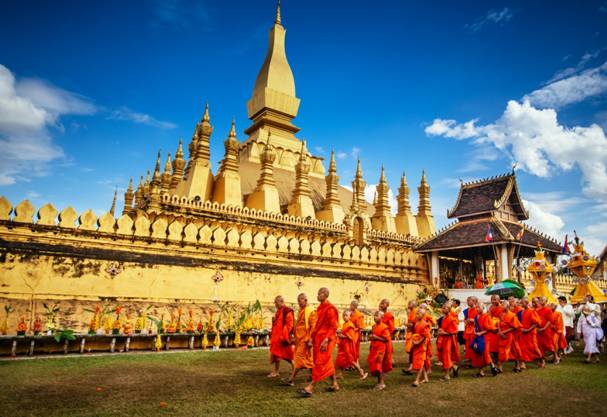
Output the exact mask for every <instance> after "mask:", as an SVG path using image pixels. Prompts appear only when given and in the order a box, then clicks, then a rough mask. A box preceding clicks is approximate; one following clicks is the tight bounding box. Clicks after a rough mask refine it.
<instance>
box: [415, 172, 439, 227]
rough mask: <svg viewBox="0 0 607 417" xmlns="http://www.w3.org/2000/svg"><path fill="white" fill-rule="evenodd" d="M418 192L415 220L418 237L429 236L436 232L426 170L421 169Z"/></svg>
mask: <svg viewBox="0 0 607 417" xmlns="http://www.w3.org/2000/svg"><path fill="white" fill-rule="evenodd" d="M417 192H418V193H419V206H418V208H417V215H416V216H415V221H416V223H417V231H418V233H419V236H420V237H427V236H431V235H433V234H434V233H435V232H436V223H435V222H434V216H433V215H432V209H431V208H430V186H429V185H428V181H427V180H426V172H425V171H422V180H421V182H420V184H419V187H417Z"/></svg>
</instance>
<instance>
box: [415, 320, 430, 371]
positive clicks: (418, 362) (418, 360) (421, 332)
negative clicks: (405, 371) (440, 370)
mask: <svg viewBox="0 0 607 417" xmlns="http://www.w3.org/2000/svg"><path fill="white" fill-rule="evenodd" d="M429 340H430V323H429V322H428V321H427V320H420V321H417V322H415V324H414V325H413V331H412V334H411V368H412V369H413V370H414V371H419V370H420V369H422V367H425V369H426V370H429V369H430V367H429V365H428V361H427V355H428V341H429ZM420 341H421V343H417V342H420ZM415 343H417V344H415Z"/></svg>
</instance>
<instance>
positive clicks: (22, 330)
mask: <svg viewBox="0 0 607 417" xmlns="http://www.w3.org/2000/svg"><path fill="white" fill-rule="evenodd" d="M26 330H27V324H25V317H23V316H21V319H19V323H18V324H17V336H25V332H26Z"/></svg>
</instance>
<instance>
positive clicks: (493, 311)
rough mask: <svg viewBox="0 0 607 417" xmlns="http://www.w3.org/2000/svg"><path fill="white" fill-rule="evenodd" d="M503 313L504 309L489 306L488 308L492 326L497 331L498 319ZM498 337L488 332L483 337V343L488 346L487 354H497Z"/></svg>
mask: <svg viewBox="0 0 607 417" xmlns="http://www.w3.org/2000/svg"><path fill="white" fill-rule="evenodd" d="M503 312H504V308H503V307H502V306H497V307H496V306H491V307H489V315H490V316H491V319H492V320H493V324H494V325H495V328H496V329H498V328H499V325H500V317H501V316H502V313H503ZM499 338H500V337H499V336H498V335H497V333H496V332H490V333H487V334H486V335H485V342H486V343H488V344H489V352H490V353H499Z"/></svg>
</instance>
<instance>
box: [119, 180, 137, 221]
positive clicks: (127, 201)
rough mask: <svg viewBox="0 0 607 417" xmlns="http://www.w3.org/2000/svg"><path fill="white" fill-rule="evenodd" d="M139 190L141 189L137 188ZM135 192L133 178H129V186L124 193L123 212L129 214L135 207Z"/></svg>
mask: <svg viewBox="0 0 607 417" xmlns="http://www.w3.org/2000/svg"><path fill="white" fill-rule="evenodd" d="M137 191H139V190H137ZM134 196H135V194H134V193H133V179H132V178H131V179H130V180H129V186H128V187H127V189H126V191H125V193H124V208H123V209H122V214H127V213H128V212H130V211H131V209H132V208H133V198H134Z"/></svg>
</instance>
